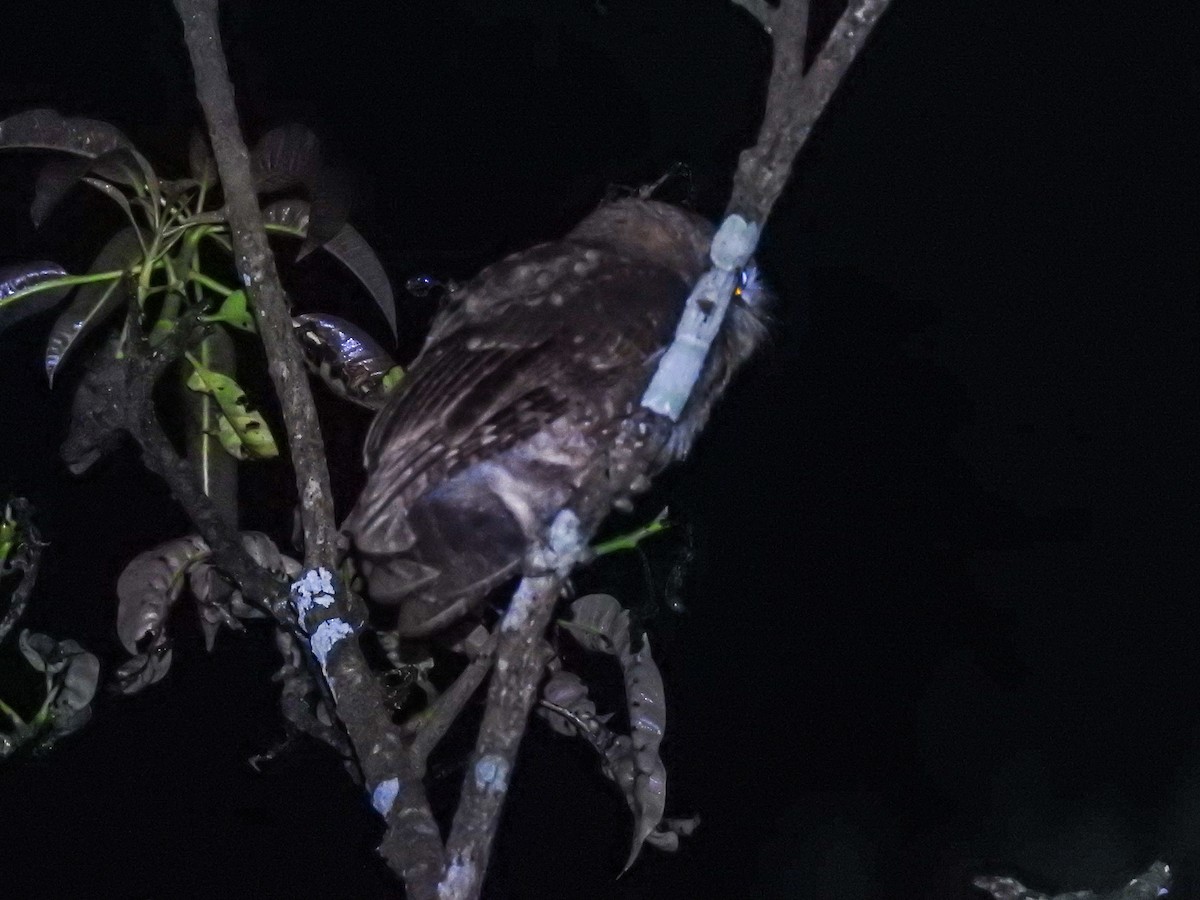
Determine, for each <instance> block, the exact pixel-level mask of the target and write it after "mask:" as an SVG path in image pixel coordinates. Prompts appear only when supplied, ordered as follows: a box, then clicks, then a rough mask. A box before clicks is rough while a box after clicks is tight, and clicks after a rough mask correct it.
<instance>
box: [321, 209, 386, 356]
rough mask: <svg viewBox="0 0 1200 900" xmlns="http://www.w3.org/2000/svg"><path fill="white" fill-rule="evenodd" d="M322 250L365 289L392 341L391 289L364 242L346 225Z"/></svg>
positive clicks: (377, 259) (380, 267) (384, 273)
mask: <svg viewBox="0 0 1200 900" xmlns="http://www.w3.org/2000/svg"><path fill="white" fill-rule="evenodd" d="M323 247H324V249H325V252H326V253H329V254H330V255H332V256H333V258H334V259H336V260H337V261H338V262H340V263H341V264H342V265H343V266H345V267H346V268H347V269H349V270H350V274H352V275H353V276H354V277H355V278H357V279H358V280H359V283H360V284H362V286H363V287H364V288H366V289H367V293H368V294H370V295H371V299H372V300H374V301H375V305H376V306H378V307H379V311H380V312H381V313H383V318H384V320H385V321H386V322H387V324H388V328H389V329H390V330H391V332H392V337H393V338H394V337H396V334H397V331H396V301H395V298H394V297H393V296H392V285H391V282H389V281H388V277H387V273H386V272H384V271H383V263H381V262H380V261H379V257H378V256H376V255H375V251H374V250H372V249H371V245H370V244H368V243H367V240H366V238H364V237H363V236H362V235H361V234H359V233H358V232H357V231H356V230H355V228H354V226H353V225H346V226H344V227H343V228H342V230H341V231H339V232H338V233H337V234H335V235H334V236H333V237H332V238H330V239H329V240H328V241H326V242H325V244H324V245H323Z"/></svg>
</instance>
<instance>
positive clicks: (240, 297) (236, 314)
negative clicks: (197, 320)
mask: <svg viewBox="0 0 1200 900" xmlns="http://www.w3.org/2000/svg"><path fill="white" fill-rule="evenodd" d="M203 321H205V322H224V323H225V324H226V325H228V326H229V327H230V328H236V329H237V330H238V331H248V332H250V333H251V334H253V333H254V332H255V331H257V328H255V325H254V314H253V313H251V312H250V307H249V304H248V303H247V301H246V292H245V291H234V292H233V293H232V294H229V296H227V297H226V298H225V299H224V300H222V301H221V306H220V307H219V308H218V309H217V311H216V312H215V313H213V314H212V315H211V316H204V317H203Z"/></svg>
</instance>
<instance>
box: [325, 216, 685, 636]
mask: <svg viewBox="0 0 1200 900" xmlns="http://www.w3.org/2000/svg"><path fill="white" fill-rule="evenodd" d="M654 206H655V207H656V208H657V207H659V206H661V205H660V204H654ZM677 219H678V220H682V222H683V223H684V225H685V226H686V227H685V231H687V234H686V235H685V237H686V242H676V243H677V244H678V246H675V247H673V248H671V249H672V251H673V253H674V255H673V256H672V255H671V254H665V255H664V254H659V255H660V256H663V257H664V258H667V259H669V263H668V264H666V265H664V264H662V263H661V262H658V261H656V259H653V258H645V257H644V256H643V257H640V258H639V256H638V255H636V254H631V253H628V252H624V250H623V248H622V247H621V245H620V242H619V241H617V242H614V243H611V244H610V245H608V246H605V244H604V243H603V242H602V241H598V240H593V239H591V238H590V237H587V236H585V238H586V239H572V237H571V236H569V237H568V239H567V240H564V241H560V242H557V243H552V244H543V245H540V246H537V247H534V248H532V249H530V250H527V251H524V252H522V253H518V254H515V255H513V256H510V257H508V258H507V259H504V260H502V261H501V262H499V263H497V264H495V265H493V266H491V267H489V268H487V269H485V270H484V271H483V272H481V273H480V274H479V275H478V276H477V277H476V278H475V279H474V280H473V281H472V282H471V283H470V284H469V285H467V286H466V288H464V289H463V290H462V291H461V292H460V293H459V294H458V295H457V296H455V297H454V299H453V301H452V303H451V305H450V306H449V307H448V308H447V309H446V310H444V311H443V312H442V313H441V314H440V315H439V317H438V318H437V320H436V321H435V322H434V325H433V329H432V331H431V333H430V337H429V340H428V342H427V343H426V346H425V349H424V350H423V351H422V353H421V355H420V356H419V357H418V358H417V359H416V361H415V362H414V363H413V365H412V367H411V369H410V370H409V373H408V376H407V378H406V380H405V385H404V387H403V388H402V390H401V391H400V392H399V393H398V394H397V396H395V397H393V398H392V399H391V400H390V401H389V402H388V404H387V405H386V406H385V407H384V409H383V410H381V411H380V413H379V415H378V416H377V418H376V419H375V422H374V423H373V425H372V426H371V430H370V433H369V435H368V437H367V443H366V449H365V451H364V463H365V466H366V470H367V473H368V477H367V484H366V486H365V488H364V489H363V492H362V494H361V496H360V498H359V501H358V504H357V505H356V506H355V508H354V509H353V511H352V512H351V513H350V516H349V517H348V518H347V520H346V522H345V523H344V525H343V529H344V530H345V531H346V532H348V533H349V534H350V535H351V537H352V538H353V540H354V544H355V547H356V548H357V550H358V553H359V556H360V560H361V562H362V565H363V571H364V574H365V575H366V576H367V579H368V583H369V588H370V594H371V597H372V599H374V600H377V601H381V602H385V603H400V604H401V607H400V624H399V627H400V630H401V631H402V632H403V633H408V634H425V633H429V632H431V631H434V630H437V629H439V628H441V627H443V626H445V625H447V624H450V623H451V622H453V621H454V620H456V619H458V618H459V617H460V616H461V615H462V614H464V613H465V612H467V611H468V610H469V608H470V606H471V605H472V604H473V603H475V602H476V601H478V600H481V599H482V598H483V597H484V596H485V595H486V594H487V592H488V591H490V590H491V589H492V588H493V587H495V586H496V585H498V584H499V583H500V582H501V581H503V580H505V579H506V578H507V577H509V576H510V575H511V574H513V573H514V572H515V571H516V570H517V568H518V566H519V565H520V562H521V560H522V558H523V556H524V553H525V551H526V548H527V547H528V544H529V542H530V540H532V539H535V538H537V537H539V536H540V535H541V533H542V531H543V529H544V528H545V527H546V526H547V525H548V524H549V521H550V520H551V519H552V518H553V517H554V515H555V514H556V513H557V512H558V511H559V510H560V509H562V508H564V507H566V506H569V507H570V508H571V509H572V510H573V511H575V512H576V513H577V514H579V515H580V516H581V519H582V520H583V522H584V524H585V527H589V528H590V527H594V526H595V525H598V524H599V521H600V519H601V518H603V516H604V515H605V514H607V512H608V511H609V509H610V508H611V506H612V504H613V502H615V501H617V500H619V499H621V498H623V497H627V496H628V495H629V494H630V493H633V492H636V491H638V490H641V489H642V488H644V486H645V484H646V483H647V479H648V476H650V475H652V474H653V473H654V472H655V471H657V469H658V468H661V466H662V465H663V464H665V463H666V462H667V461H669V460H668V459H667V455H668V454H669V453H670V452H671V451H670V449H669V448H668V444H669V441H670V437H671V430H672V426H671V423H669V422H667V421H666V420H663V419H659V418H658V417H656V416H653V415H652V414H650V413H649V412H648V411H646V410H643V409H642V408H641V407H640V399H641V395H642V393H643V392H644V390H645V388H646V385H647V384H648V383H649V381H650V379H651V377H652V375H653V372H654V367H655V365H656V363H657V360H658V358H659V356H660V355H661V353H662V352H663V349H664V348H665V347H666V346H667V344H669V342H670V340H671V337H672V335H673V333H674V329H675V326H676V323H677V322H678V319H679V316H680V314H681V312H682V309H683V305H684V302H685V301H686V298H687V294H688V291H689V289H690V286H691V283H692V282H693V281H694V280H695V278H697V277H698V276H699V274H700V272H701V271H702V269H703V266H704V259H703V255H702V252H700V251H698V249H697V248H700V247H704V248H706V246H707V239H708V233H703V234H700V235H697V234H696V233H695V230H697V229H700V228H701V226H699V225H695V224H694V223H693V221H692V217H691V216H690V214H686V213H678V216H677V217H673V218H671V219H670V221H671V223H672V224H673V225H678V224H679V223H678V221H677ZM585 221H586V220H585ZM684 243H686V244H687V246H686V247H685V246H684ZM680 260H684V261H686V262H687V265H685V266H682V267H681V264H680ZM693 268H694V272H693V271H689V269H693ZM681 269H682V270H681Z"/></svg>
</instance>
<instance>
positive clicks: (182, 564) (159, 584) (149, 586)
mask: <svg viewBox="0 0 1200 900" xmlns="http://www.w3.org/2000/svg"><path fill="white" fill-rule="evenodd" d="M208 553H209V550H208V545H207V544H205V543H204V541H203V540H201V539H200V538H199V537H197V536H196V535H188V536H186V537H180V538H172V539H171V540H169V541H164V542H163V543H161V544H159V545H158V546H157V547H154V548H153V549H151V550H147V551H146V552H144V553H139V554H138V555H137V556H135V557H134V558H133V559H132V560H131V561H130V562H129V565H127V566H126V567H125V570H124V571H123V572H122V573H121V577H120V578H118V579H117V598H118V606H117V636H118V637H119V638H120V639H121V644H122V645H123V646H124V647H125V649H126V650H128V651H129V652H130V653H134V654H136V653H137V652H138V644H139V643H140V642H141V641H142V639H143V638H144V637H145V636H146V635H147V634H150V635H151V636H152V637H153V638H154V640H157V639H158V638H159V637H160V636H162V635H163V633H164V632H163V629H164V627H165V625H166V621H167V614H168V613H169V612H170V609H171V606H172V605H173V604H174V603H175V601H176V600H178V599H179V595H180V593H181V592H182V590H183V584H184V577H185V575H186V574H187V571H188V569H190V568H191V567H192V566H193V565H195V564H196V563H197V562H200V561H201V560H204V559H205V558H207V556H208Z"/></svg>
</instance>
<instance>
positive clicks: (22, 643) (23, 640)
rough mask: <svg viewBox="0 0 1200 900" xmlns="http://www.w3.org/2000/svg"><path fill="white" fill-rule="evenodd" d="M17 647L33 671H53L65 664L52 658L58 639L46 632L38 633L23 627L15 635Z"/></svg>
mask: <svg viewBox="0 0 1200 900" xmlns="http://www.w3.org/2000/svg"><path fill="white" fill-rule="evenodd" d="M17 647H18V649H20V651H21V655H22V656H24V657H25V662H27V663H29V665H31V666H32V667H33V668H34V670H35V671H38V672H47V671H49V672H51V673H53V672H57V671H58V670H59V669H61V668H62V667H63V666H64V665H66V663H65V661H63V660H55V659H54V652H55V650H57V649H58V641H56V640H55V639H54V638H52V637H50V635H48V634H38V633H37V632H34V631H30V630H29V629H28V628H23V629H22V630H21V634H20V635H19V636H18V637H17Z"/></svg>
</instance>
